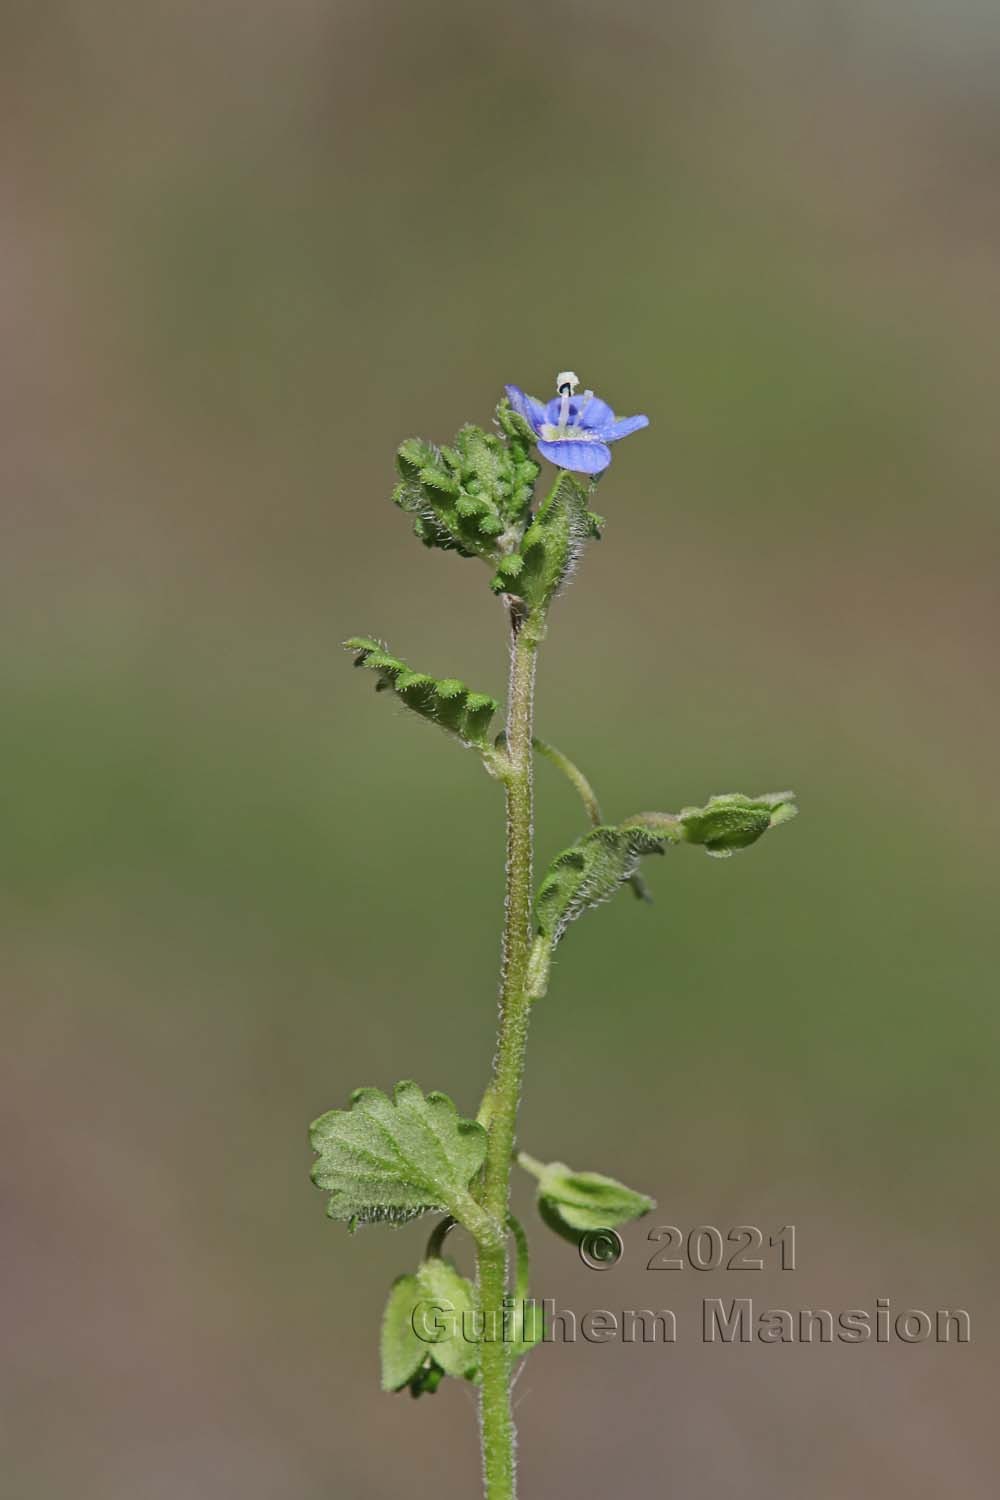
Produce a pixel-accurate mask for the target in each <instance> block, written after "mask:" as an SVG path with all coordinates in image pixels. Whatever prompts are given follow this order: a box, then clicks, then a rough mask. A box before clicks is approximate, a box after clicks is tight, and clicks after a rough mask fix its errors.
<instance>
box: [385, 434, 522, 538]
mask: <svg viewBox="0 0 1000 1500" xmlns="http://www.w3.org/2000/svg"><path fill="white" fill-rule="evenodd" d="M498 425H499V426H500V429H501V432H500V433H499V434H498V433H495V432H484V431H483V429H482V428H480V427H476V426H474V425H471V424H470V425H467V426H465V427H463V428H462V429H461V430H460V432H459V433H458V435H457V437H456V438H455V441H454V444H452V445H451V446H445V447H441V448H438V447H436V446H435V445H434V444H433V443H428V442H425V441H424V440H423V439H422V438H408V439H407V440H406V442H404V443H401V444H400V446H399V449H398V450H397V453H396V469H397V472H398V474H399V476H400V477H399V483H398V484H397V485H396V487H395V488H394V490H393V492H392V498H393V501H394V503H395V504H396V505H398V506H399V507H400V509H402V510H405V511H409V512H410V514H411V515H413V516H414V518H415V519H414V524H413V529H414V531H415V532H416V534H417V536H418V537H419V538H420V540H421V541H422V542H423V543H424V545H425V546H428V547H441V548H444V549H445V550H450V551H455V552H458V553H459V555H460V556H462V557H480V558H482V559H483V560H484V561H486V562H488V563H489V564H490V565H491V566H496V564H497V563H498V562H499V561H500V559H501V558H502V557H503V556H504V555H505V554H506V553H507V552H509V551H510V550H512V549H514V548H516V547H517V545H518V543H519V542H520V540H521V537H522V535H523V533H524V528H525V526H526V525H527V521H528V513H529V511H530V508H531V501H532V497H533V494H534V486H535V480H536V479H537V477H538V474H539V473H540V467H539V465H538V464H536V463H535V462H534V461H533V459H532V458H531V457H530V455H529V446H530V445H529V444H528V443H527V442H526V441H525V440H524V436H523V434H522V433H521V432H520V431H519V430H518V429H517V427H516V426H515V425H513V423H512V421H510V420H506V421H503V422H501V421H499V418H498Z"/></svg>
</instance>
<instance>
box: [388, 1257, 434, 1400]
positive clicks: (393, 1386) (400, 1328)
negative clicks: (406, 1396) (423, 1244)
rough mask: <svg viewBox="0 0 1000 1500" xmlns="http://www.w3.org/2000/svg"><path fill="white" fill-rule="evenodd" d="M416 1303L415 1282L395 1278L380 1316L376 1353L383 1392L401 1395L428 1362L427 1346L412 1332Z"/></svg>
mask: <svg viewBox="0 0 1000 1500" xmlns="http://www.w3.org/2000/svg"><path fill="white" fill-rule="evenodd" d="M419 1300H420V1284H419V1282H418V1281H417V1278H416V1277H415V1276H397V1278H396V1280H395V1281H394V1282H393V1283H392V1289H391V1291H390V1292H389V1300H388V1302H387V1303H386V1304H385V1311H384V1313H383V1314H382V1334H381V1339H380V1343H379V1353H380V1356H381V1366H382V1389H383V1390H384V1391H401V1390H402V1389H403V1387H404V1386H405V1385H409V1384H410V1381H411V1380H412V1379H413V1378H414V1376H415V1375H416V1374H417V1371H418V1370H419V1369H420V1367H421V1366H422V1365H423V1364H424V1362H425V1360H426V1359H427V1345H426V1344H425V1343H424V1342H423V1340H422V1339H418V1338H417V1335H416V1333H415V1332H414V1330H413V1309H414V1307H415V1306H416V1304H417V1302H418V1301H419Z"/></svg>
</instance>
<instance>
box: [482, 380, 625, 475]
mask: <svg viewBox="0 0 1000 1500" xmlns="http://www.w3.org/2000/svg"><path fill="white" fill-rule="evenodd" d="M578 384H579V382H578V381H577V378H576V376H575V375H573V374H570V373H567V374H563V375H560V376H559V377H558V390H559V395H558V396H554V397H553V398H552V400H551V401H550V402H549V403H548V405H547V406H545V405H543V404H542V402H541V401H537V400H536V399H535V397H534V396H526V395H525V393H524V391H522V390H521V389H520V387H519V386H516V385H509V386H507V387H506V391H507V399H508V400H509V401H510V404H511V406H512V407H513V408H514V410H515V411H516V412H517V414H518V416H519V417H523V419H524V420H525V422H527V424H528V426H529V427H530V428H531V430H532V432H533V433H534V434H535V438H536V440H537V443H538V451H539V453H541V455H542V456H543V458H547V459H548V460H549V462H550V463H553V464H557V465H558V466H559V468H560V469H572V470H573V471H574V472H575V473H577V474H600V473H601V472H602V471H603V470H604V469H606V468H607V467H608V464H609V463H610V462H611V449H610V448H609V447H608V444H609V443H616V442H617V441H618V439H619V438H623V437H628V435H629V433H631V432H638V431H639V429H640V428H641V427H648V426H649V418H648V417H643V416H637V417H621V418H618V419H616V418H615V414H614V412H613V411H612V410H611V407H610V406H609V405H608V403H607V402H606V401H602V400H601V398H600V397H599V396H595V395H594V393H593V391H584V393H583V395H582V396H575V395H573V394H572V392H573V391H574V389H575V388H576V386H577V385H578Z"/></svg>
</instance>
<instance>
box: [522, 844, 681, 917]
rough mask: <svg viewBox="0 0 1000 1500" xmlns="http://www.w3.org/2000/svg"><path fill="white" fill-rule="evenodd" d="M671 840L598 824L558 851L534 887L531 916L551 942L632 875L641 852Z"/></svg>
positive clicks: (658, 851)
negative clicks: (537, 884) (535, 891)
mask: <svg viewBox="0 0 1000 1500" xmlns="http://www.w3.org/2000/svg"><path fill="white" fill-rule="evenodd" d="M669 842H670V840H669V838H668V837H667V836H666V835H664V834H659V833H655V832H652V831H650V830H649V829H648V828H645V827H638V826H629V825H627V824H621V825H620V826H618V827H614V826H611V825H601V826H599V827H597V828H593V829H591V831H590V833H588V834H585V835H584V837H583V838H581V839H578V840H577V842H576V843H575V844H573V845H572V847H571V848H569V849H564V850H563V851H562V853H561V854H557V855H556V857H555V859H554V860H553V861H552V863H551V865H550V866H549V868H548V871H547V873H546V875H545V878H544V879H543V881H542V883H541V885H540V886H539V888H538V894H537V896H536V897H535V917H536V921H537V923H538V930H539V932H540V933H541V934H542V935H543V936H544V937H547V938H548V939H549V940H550V941H551V942H552V944H553V945H554V944H556V943H558V942H559V940H560V939H561V938H562V936H563V934H564V933H565V931H566V928H567V927H568V926H569V924H570V923H571V922H573V921H575V920H576V918H577V917H579V916H581V915H582V914H583V912H585V911H587V910H589V909H590V908H591V907H593V906H600V905H601V903H602V902H604V901H610V899H611V897H612V896H613V895H614V894H615V892H616V891H617V890H618V888H619V886H621V885H624V884H625V882H626V881H627V880H631V878H632V876H633V875H634V874H635V872H636V869H637V868H638V865H639V860H640V858H641V856H642V855H643V854H662V853H663V851H664V849H665V848H666V845H667V844H668V843H669Z"/></svg>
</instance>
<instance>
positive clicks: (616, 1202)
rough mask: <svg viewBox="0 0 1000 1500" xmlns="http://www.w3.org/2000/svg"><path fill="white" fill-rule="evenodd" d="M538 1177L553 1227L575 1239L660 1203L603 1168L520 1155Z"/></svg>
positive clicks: (541, 1198) (543, 1209)
mask: <svg viewBox="0 0 1000 1500" xmlns="http://www.w3.org/2000/svg"><path fill="white" fill-rule="evenodd" d="M519 1160H520V1161H521V1165H522V1166H525V1167H526V1168H527V1170H528V1171H530V1172H531V1173H532V1174H533V1175H534V1176H535V1177H537V1178H538V1207H539V1211H540V1213H541V1215H542V1218H543V1219H544V1220H545V1222H546V1224H548V1226H549V1228H550V1229H554V1230H555V1231H556V1233H557V1234H562V1235H564V1236H565V1237H566V1238H567V1239H571V1240H573V1242H574V1243H576V1241H578V1240H579V1237H580V1235H581V1234H583V1233H585V1232H587V1231H588V1230H596V1229H615V1228H617V1227H618V1225H619V1224H628V1223H631V1221H632V1220H633V1219H639V1218H641V1217H642V1215H643V1214H647V1213H649V1211H650V1209H651V1208H655V1207H656V1203H655V1200H654V1199H652V1198H649V1197H647V1196H646V1194H645V1193H637V1192H634V1191H633V1189H632V1188H629V1187H626V1186H625V1184H624V1183H623V1182H618V1181H617V1180H616V1179H615V1178H614V1177H605V1176H604V1175H603V1173H601V1172H574V1171H573V1170H572V1168H571V1167H568V1166H566V1164H565V1162H561V1161H551V1162H548V1163H542V1162H535V1161H533V1160H532V1159H531V1158H530V1157H527V1158H526V1157H523V1156H522V1157H521V1158H519Z"/></svg>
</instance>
